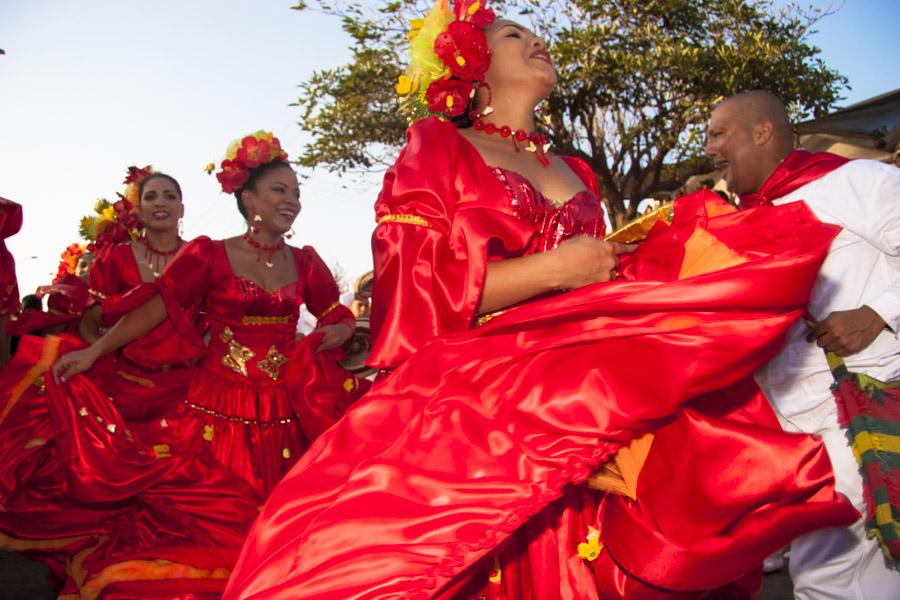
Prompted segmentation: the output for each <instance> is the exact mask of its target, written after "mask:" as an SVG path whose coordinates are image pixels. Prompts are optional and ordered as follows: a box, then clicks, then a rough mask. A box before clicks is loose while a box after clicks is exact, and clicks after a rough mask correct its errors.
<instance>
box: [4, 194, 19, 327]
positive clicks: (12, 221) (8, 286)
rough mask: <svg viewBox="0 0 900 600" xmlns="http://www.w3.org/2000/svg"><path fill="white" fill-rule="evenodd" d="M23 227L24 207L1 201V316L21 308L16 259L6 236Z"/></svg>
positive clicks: (15, 232) (8, 314)
mask: <svg viewBox="0 0 900 600" xmlns="http://www.w3.org/2000/svg"><path fill="white" fill-rule="evenodd" d="M21 228H22V207H21V206H20V205H18V204H16V203H15V202H0V317H8V316H10V315H12V314H13V313H15V312H16V310H18V308H19V286H18V282H17V280H16V261H15V259H13V255H12V253H10V251H9V250H7V249H6V238H8V237H12V236H14V235H15V234H17V233H19V230H20V229H21Z"/></svg>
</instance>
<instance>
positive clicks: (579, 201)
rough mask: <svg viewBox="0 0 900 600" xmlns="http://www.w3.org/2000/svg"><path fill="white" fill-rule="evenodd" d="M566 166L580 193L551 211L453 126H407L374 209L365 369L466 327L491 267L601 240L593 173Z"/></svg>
mask: <svg viewBox="0 0 900 600" xmlns="http://www.w3.org/2000/svg"><path fill="white" fill-rule="evenodd" d="M563 160H565V161H566V163H567V164H568V165H569V167H570V168H571V169H572V170H573V171H574V172H575V174H576V175H578V177H579V178H580V179H581V181H582V183H583V184H584V186H585V188H586V189H585V190H584V191H582V192H580V193H578V194H576V195H575V196H574V197H573V198H571V199H570V200H569V201H568V202H567V203H565V204H564V205H563V206H561V207H557V206H554V205H553V203H552V202H550V201H549V200H548V199H546V198H544V197H543V196H542V195H541V194H540V193H539V192H538V191H537V190H535V189H534V187H533V186H532V185H531V184H530V182H529V181H528V180H527V179H525V178H524V177H522V176H521V175H519V174H518V173H515V172H513V171H509V170H504V169H500V168H496V167H493V168H492V167H490V166H489V165H487V164H485V162H484V160H483V159H482V158H481V155H480V154H479V153H478V151H477V150H476V149H475V147H474V146H472V144H471V143H469V142H468V141H467V140H466V139H465V138H463V137H462V136H461V135H459V133H458V132H457V131H456V128H455V127H454V126H453V125H452V124H450V123H447V122H443V121H439V120H437V119H424V120H422V121H419V122H417V123H416V124H415V125H413V126H412V127H410V129H409V131H408V133H407V145H406V146H405V147H404V149H403V151H402V152H401V154H400V157H399V158H398V159H397V162H396V164H394V166H393V167H391V168H390V169H389V170H388V172H387V173H386V174H385V178H384V186H383V187H382V191H381V195H380V196H379V198H378V202H376V204H375V214H376V217H377V219H378V223H379V225H378V227H377V228H376V229H375V233H374V234H373V236H372V254H373V259H374V264H375V285H374V292H373V294H372V317H371V324H372V336H373V340H374V344H373V348H372V353H371V354H370V355H369V360H368V363H369V364H370V365H371V366H373V367H377V368H395V367H397V366H398V365H399V364H400V363H402V362H403V361H404V360H406V359H407V358H408V357H409V356H410V355H411V354H412V353H413V352H414V351H415V350H417V349H418V348H420V347H422V346H423V345H424V344H426V343H428V342H429V341H431V340H433V339H435V338H437V337H440V336H442V335H446V334H448V333H454V332H461V331H465V330H467V329H469V328H471V327H472V325H473V323H474V317H475V313H476V309H477V306H478V302H479V300H480V298H481V291H482V289H483V287H484V277H485V272H486V269H487V263H488V262H489V261H491V260H498V259H503V258H510V257H515V256H524V255H527V254H532V253H534V252H540V251H545V250H550V249H552V248H555V247H556V246H558V245H559V244H560V243H561V242H562V241H564V240H566V239H568V238H569V237H572V236H574V235H593V236H601V235H602V234H603V231H604V220H603V208H602V205H601V204H600V201H599V198H600V189H599V187H598V186H597V181H596V178H595V177H594V174H593V172H592V171H591V169H590V167H588V165H587V164H585V163H584V162H583V161H581V160H579V159H577V158H572V157H564V158H563Z"/></svg>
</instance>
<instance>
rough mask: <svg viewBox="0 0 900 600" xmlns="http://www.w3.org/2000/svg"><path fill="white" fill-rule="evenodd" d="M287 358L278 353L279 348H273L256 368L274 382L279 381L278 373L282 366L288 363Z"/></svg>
mask: <svg viewBox="0 0 900 600" xmlns="http://www.w3.org/2000/svg"><path fill="white" fill-rule="evenodd" d="M287 360H288V359H287V356H285V355H284V354H282V353H281V352H279V351H278V348H276V347H275V346H272V347H270V348H269V351H268V352H267V353H266V357H265V358H264V359H263V360H261V361H259V362H258V363H257V364H256V366H257V367H259V370H260V371H262V372H263V373H265V374H266V375H268V376H269V377H271V378H272V381H278V371H279V370H280V369H281V365H283V364H284V363H286V362H287Z"/></svg>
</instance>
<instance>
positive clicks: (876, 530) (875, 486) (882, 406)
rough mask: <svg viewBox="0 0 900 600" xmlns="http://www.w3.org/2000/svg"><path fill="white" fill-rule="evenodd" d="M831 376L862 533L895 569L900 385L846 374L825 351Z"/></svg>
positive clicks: (899, 561) (899, 553)
mask: <svg viewBox="0 0 900 600" xmlns="http://www.w3.org/2000/svg"><path fill="white" fill-rule="evenodd" d="M826 357H827V359H828V366H829V368H830V369H831V373H832V374H833V375H834V385H832V386H831V391H832V393H833V394H834V397H835V398H836V399H837V406H838V419H839V420H840V424H841V426H842V427H846V428H847V439H848V440H849V442H850V447H851V448H852V449H853V454H854V455H856V460H857V462H858V463H859V465H860V472H861V473H862V478H863V493H864V494H865V499H866V530H867V531H868V535H869V537H876V538H878V541H879V542H880V543H881V548H882V550H884V553H885V555H887V557H888V558H889V559H890V560H891V561H892V563H893V565H894V567H898V566H900V381H892V382H887V383H885V382H882V381H879V380H877V379H874V378H872V377H869V376H868V375H864V374H862V373H852V372H850V371H849V370H848V369H847V365H846V364H844V361H843V359H841V358H840V357H839V356H837V355H836V354H833V353H831V352H826Z"/></svg>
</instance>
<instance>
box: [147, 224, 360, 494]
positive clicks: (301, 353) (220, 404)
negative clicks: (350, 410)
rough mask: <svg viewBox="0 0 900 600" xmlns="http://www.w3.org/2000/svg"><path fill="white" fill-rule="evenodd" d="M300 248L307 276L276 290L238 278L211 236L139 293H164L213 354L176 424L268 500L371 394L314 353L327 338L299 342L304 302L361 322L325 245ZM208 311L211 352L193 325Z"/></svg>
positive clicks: (301, 272) (200, 345)
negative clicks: (343, 298)
mask: <svg viewBox="0 0 900 600" xmlns="http://www.w3.org/2000/svg"><path fill="white" fill-rule="evenodd" d="M291 252H292V256H293V258H294V261H295V265H296V268H297V274H298V279H297V281H296V282H294V283H289V284H287V285H285V286H283V287H282V288H280V289H277V290H266V289H263V288H262V287H260V286H259V284H257V283H256V282H254V281H252V280H250V279H247V278H244V277H238V276H236V275H234V273H233V271H232V269H231V264H230V262H229V259H228V254H227V251H226V248H225V244H224V243H223V242H222V241H213V240H210V239H209V238H206V237H201V238H198V239H196V240H194V241H193V242H191V243H190V244H188V245H187V246H186V247H185V248H184V249H183V250H182V251H181V252H180V253H179V254H178V256H177V257H176V258H175V260H173V261H172V263H171V264H170V265H169V266H168V267H167V268H166V271H165V273H164V274H163V276H162V277H161V278H160V279H159V280H158V281H157V282H156V284H155V285H152V286H145V287H144V288H141V289H139V290H137V291H136V293H135V298H134V300H135V301H142V300H143V299H145V298H146V296H148V295H150V294H153V293H159V294H160V295H161V297H162V299H163V301H164V302H165V304H166V308H167V310H168V313H169V322H170V323H171V324H172V325H173V327H174V329H175V331H176V333H177V336H175V337H177V338H179V339H180V340H182V341H183V343H185V344H187V345H191V346H193V347H195V348H197V349H199V350H201V351H203V352H204V355H203V358H202V360H201V362H200V365H199V368H198V369H196V371H195V373H194V377H193V380H192V381H191V385H190V390H189V392H188V394H187V398H186V399H185V400H184V402H183V404H182V407H181V411H180V413H181V414H179V415H178V416H176V417H175V418H174V419H172V420H171V421H172V422H171V423H168V424H169V425H170V426H175V427H176V428H178V429H179V430H180V431H179V434H178V435H179V437H181V438H182V439H184V440H186V441H188V443H189V444H191V446H192V447H194V448H197V446H198V445H199V446H201V447H205V449H203V448H200V449H197V451H205V452H210V453H211V454H212V455H213V456H214V457H215V458H216V459H217V460H218V461H219V462H221V463H222V464H224V465H225V466H227V467H228V468H229V469H230V470H231V471H232V472H234V473H235V474H237V475H238V476H240V477H241V478H243V479H244V480H246V481H247V482H249V483H250V484H251V485H252V486H253V487H254V488H255V489H256V490H257V491H258V492H259V494H260V495H261V496H262V497H265V496H266V495H268V493H269V491H271V489H272V488H273V487H274V486H275V484H276V483H278V481H279V480H280V479H281V477H282V476H284V474H285V473H287V471H288V470H289V469H290V468H291V467H292V466H293V464H294V463H295V462H296V461H297V459H298V458H299V457H300V455H301V454H302V453H303V452H304V450H305V449H306V448H307V447H308V446H309V443H310V442H311V441H312V440H313V439H315V438H316V437H317V436H318V435H319V434H320V433H321V432H322V431H324V430H325V429H327V428H328V427H329V426H330V425H331V424H333V423H334V422H335V421H337V418H338V417H339V416H340V414H341V413H342V411H343V409H344V408H345V407H346V406H348V405H349V404H350V403H351V402H352V401H353V399H355V397H356V395H358V394H360V393H361V389H360V388H361V383H360V381H359V380H357V379H356V377H354V376H353V375H352V374H350V373H349V372H347V371H345V370H344V369H342V368H341V367H339V366H338V364H337V359H336V357H337V354H336V353H335V352H328V353H323V354H321V355H314V354H313V351H314V350H315V347H316V345H317V344H318V343H319V341H320V340H321V337H320V336H319V335H313V336H309V337H308V338H304V340H303V341H302V342H301V343H300V344H295V341H294V338H295V332H296V325H297V319H298V314H299V312H298V311H299V307H300V305H301V304H303V303H304V302H305V303H306V305H307V307H309V310H310V311H311V312H312V313H313V314H314V315H316V317H317V318H318V323H319V325H323V326H324V325H330V324H334V323H340V322H343V323H347V324H348V325H350V326H351V327H353V325H354V317H353V314H352V313H351V312H350V310H349V309H348V308H346V307H345V306H343V305H342V304H340V302H339V301H338V297H339V295H340V293H339V291H338V288H337V285H336V284H335V282H334V278H333V276H332V275H331V271H329V269H328V267H327V266H326V265H325V263H324V262H323V261H322V260H321V259H320V258H319V256H318V254H316V252H315V250H313V249H312V248H311V247H308V246H307V247H304V248H302V249H298V248H291ZM198 311H202V312H203V313H204V314H205V319H206V322H207V323H208V327H209V330H208V333H207V335H208V339H209V347H208V350H207V348H206V342H205V340H204V339H203V337H202V334H203V333H204V332H203V331H201V330H199V329H198V328H197V327H196V326H195V323H194V322H193V316H194V315H196V314H197V312H198ZM152 341H153V340H147V343H148V345H149V344H151V343H152Z"/></svg>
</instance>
